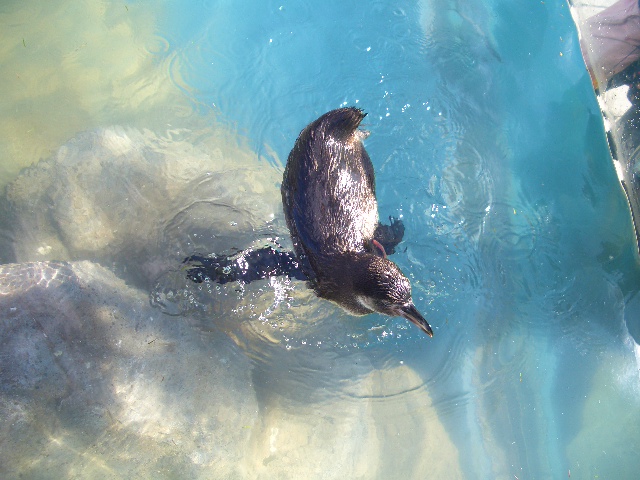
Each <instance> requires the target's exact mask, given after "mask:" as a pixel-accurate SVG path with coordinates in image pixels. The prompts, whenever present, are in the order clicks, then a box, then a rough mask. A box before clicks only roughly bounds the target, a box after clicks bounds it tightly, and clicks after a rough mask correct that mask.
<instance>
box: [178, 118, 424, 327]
mask: <svg viewBox="0 0 640 480" xmlns="http://www.w3.org/2000/svg"><path fill="white" fill-rule="evenodd" d="M365 116H366V113H364V112H363V111H362V110H359V109H357V108H353V107H352V108H340V109H337V110H332V111H330V112H328V113H325V114H324V115H322V116H321V117H320V118H318V119H317V120H315V121H314V122H312V123H311V124H309V125H308V126H307V127H306V128H305V129H304V130H302V132H301V133H300V135H299V136H298V139H297V140H296V143H295V145H294V147H293V149H292V150H291V153H290V154H289V158H288V160H287V166H286V168H285V172H284V177H283V181H282V187H281V193H282V204H283V208H284V214H285V218H286V221H287V226H288V227H289V231H290V233H291V239H292V241H293V246H294V250H295V254H293V253H291V252H279V251H277V250H275V249H273V248H271V247H266V248H262V249H258V250H248V251H245V252H241V253H240V254H238V255H236V256H232V257H224V256H219V255H210V256H208V257H202V256H200V255H194V256H191V257H189V258H187V259H186V260H185V262H187V263H189V264H190V265H191V268H190V269H189V270H188V272H187V275H188V276H189V278H191V279H192V280H194V281H196V282H202V281H204V280H205V278H209V279H211V280H213V281H216V282H218V283H226V282H229V281H236V280H240V281H243V282H249V281H252V280H256V279H260V278H266V277H269V276H273V275H289V276H290V277H294V278H298V279H306V280H307V281H308V284H309V286H310V287H311V288H313V290H314V291H315V293H316V294H317V295H318V296H319V297H321V298H325V299H327V300H330V301H333V302H335V303H337V304H338V305H340V306H341V307H343V308H344V309H345V310H347V311H348V312H349V313H352V314H354V315H366V314H369V313H373V312H378V313H383V314H385V315H390V316H402V317H404V318H406V319H408V320H410V321H411V322H413V323H415V324H416V325H417V326H418V327H419V328H420V329H421V330H422V331H424V332H425V333H426V334H427V335H429V336H431V337H432V336H433V330H432V329H431V326H430V325H429V323H428V322H427V321H426V320H425V319H424V317H423V316H422V315H421V314H420V312H418V310H417V309H416V307H415V306H414V304H413V301H412V299H411V285H410V283H409V280H408V279H407V278H406V277H405V276H404V275H403V274H402V272H401V271H400V269H399V268H398V267H397V265H396V264H395V263H393V262H391V261H390V260H389V259H388V258H387V253H389V254H391V253H393V251H394V248H395V246H396V245H397V244H398V243H399V242H400V241H401V240H402V236H403V234H404V226H403V225H402V222H401V221H399V220H395V219H391V225H382V224H381V223H379V221H378V202H377V200H376V195H375V178H374V173H373V165H372V163H371V159H370V158H369V155H368V154H367V152H366V150H365V149H364V145H363V144H362V140H363V139H364V138H366V137H367V135H368V133H367V132H365V131H363V130H360V129H358V127H359V125H360V122H362V119H363V118H364V117H365Z"/></svg>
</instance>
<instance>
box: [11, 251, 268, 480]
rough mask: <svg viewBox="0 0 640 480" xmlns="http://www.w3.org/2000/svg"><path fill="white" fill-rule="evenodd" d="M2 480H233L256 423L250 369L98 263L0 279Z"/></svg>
mask: <svg viewBox="0 0 640 480" xmlns="http://www.w3.org/2000/svg"><path fill="white" fill-rule="evenodd" d="M0 322H1V325H0V357H1V358H2V368H1V369H0V430H1V431H2V437H1V442H2V449H0V472H1V474H0V476H2V477H3V478H16V477H18V476H25V477H29V478H70V477H74V476H78V477H83V478H113V477H127V478H141V477H146V478H150V477H156V478H157V476H160V477H167V476H169V477H171V476H173V477H176V478H178V477H180V478H228V477H237V476H239V475H240V474H241V471H240V470H239V469H240V464H239V462H240V461H241V460H242V459H243V456H244V452H245V451H246V449H247V448H248V446H249V440H250V436H251V431H252V428H253V426H254V424H255V423H256V420H257V413H258V408H257V401H256V396H255V393H254V390H253V388H252V385H251V368H250V365H249V361H248V359H247V358H246V357H245V355H243V354H242V353H241V352H240V350H239V349H238V348H237V347H236V346H235V345H234V344H233V342H231V341H230V340H229V339H228V338H227V337H226V336H224V335H222V334H219V333H216V332H212V333H210V334H209V335H207V336H203V335H202V332H199V331H197V330H195V329H192V328H190V327H189V326H188V323H186V322H184V321H176V320H175V319H174V318H171V317H168V316H165V315H161V314H159V313H158V312H157V311H156V310H154V309H152V308H151V307H150V306H149V304H148V300H147V296H146V295H145V294H143V293H141V292H139V291H137V290H135V289H132V288H130V287H127V286H126V285H125V284H124V282H122V281H121V280H119V279H118V278H116V277H115V276H114V275H113V274H112V273H111V272H109V271H108V270H106V269H104V268H102V267H100V266H98V265H95V264H93V263H89V262H79V263H56V262H40V263H29V264H24V265H4V266H2V267H0Z"/></svg>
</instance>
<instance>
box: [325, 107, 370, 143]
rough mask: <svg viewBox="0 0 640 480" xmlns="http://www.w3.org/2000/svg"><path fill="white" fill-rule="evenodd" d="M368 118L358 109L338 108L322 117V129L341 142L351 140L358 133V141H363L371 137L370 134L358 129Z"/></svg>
mask: <svg viewBox="0 0 640 480" xmlns="http://www.w3.org/2000/svg"><path fill="white" fill-rule="evenodd" d="M366 116H367V114H366V113H365V112H364V111H362V110H360V109H359V108H356V107H346V108H338V109H337V110H332V111H330V112H327V113H325V114H324V115H323V116H322V117H320V119H319V120H320V122H319V123H320V128H323V129H324V130H325V132H326V133H328V134H329V135H331V136H332V137H334V138H336V139H338V140H341V141H349V140H351V139H352V138H353V135H354V134H355V133H356V132H357V135H358V139H359V140H363V139H364V138H366V137H367V136H368V135H369V132H366V131H364V130H358V127H359V126H360V123H361V122H362V120H363V119H364V117H366Z"/></svg>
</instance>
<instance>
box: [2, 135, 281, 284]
mask: <svg viewBox="0 0 640 480" xmlns="http://www.w3.org/2000/svg"><path fill="white" fill-rule="evenodd" d="M223 138H224V137H222V136H221V135H216V134H215V133H213V134H212V133H211V132H209V136H208V137H207V138H202V137H199V136H198V135H197V134H196V133H194V132H191V131H188V130H176V131H171V132H168V133H167V135H166V136H164V137H162V136H157V135H155V134H153V133H151V132H149V131H139V130H135V129H126V128H122V127H110V128H106V129H100V130H97V131H92V132H84V133H80V134H78V135H77V136H76V137H75V138H73V139H72V140H70V141H69V142H68V143H67V144H65V145H64V146H62V147H61V148H60V149H59V150H58V151H57V152H56V153H55V154H54V155H53V156H52V157H51V158H49V159H47V160H45V161H41V162H39V163H38V164H36V165H35V166H33V167H31V168H29V169H26V170H25V171H23V172H22V174H21V175H20V176H19V177H18V178H17V179H16V180H15V181H14V182H12V183H11V184H10V185H9V186H8V187H7V189H6V198H5V199H4V200H3V205H1V206H0V208H2V209H3V210H4V211H5V212H6V215H3V218H4V222H3V223H4V225H2V231H3V232H5V237H8V238H9V243H10V245H9V246H8V249H9V250H10V251H12V252H13V258H7V259H5V261H10V262H18V263H22V262H28V261H42V260H85V259H90V260H93V261H98V262H99V263H101V264H103V265H108V266H113V267H114V269H115V271H116V272H117V273H118V274H119V275H121V276H123V277H124V278H127V279H128V280H130V281H133V282H134V283H136V284H138V285H141V286H144V287H146V286H148V285H149V282H150V280H153V279H154V278H155V277H156V276H157V274H158V273H159V272H161V271H163V270H165V269H166V268H167V266H168V265H171V264H174V263H176V262H177V263H179V262H180V261H181V260H182V259H183V258H184V257H185V256H187V255H189V254H192V253H194V252H195V251H199V252H202V253H209V252H224V251H228V250H229V249H231V248H245V247H247V246H249V245H251V243H252V242H253V241H255V240H256V239H258V238H260V237H261V236H262V237H265V236H272V235H274V232H273V231H271V230H270V228H271V223H272V222H273V220H274V218H276V217H280V216H281V210H282V208H281V205H280V196H279V192H278V189H277V188H276V185H277V183H278V182H279V180H280V175H281V173H280V172H279V171H278V170H277V169H276V168H273V167H271V166H269V165H268V164H263V165H261V164H260V162H259V161H258V159H257V157H256V155H255V153H252V152H251V151H249V149H247V148H241V147H240V146H238V145H233V144H231V142H229V140H224V139H223ZM265 167H266V168H265ZM278 230H283V231H284V229H283V228H278V229H275V231H278ZM5 241H6V240H5Z"/></svg>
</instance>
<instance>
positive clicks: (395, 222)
mask: <svg viewBox="0 0 640 480" xmlns="http://www.w3.org/2000/svg"><path fill="white" fill-rule="evenodd" d="M389 221H390V222H391V225H383V224H382V223H378V226H377V227H376V231H375V232H374V233H373V239H374V240H376V241H378V242H379V243H380V244H381V245H382V246H383V247H384V250H385V251H386V252H387V255H391V254H392V253H395V251H396V247H397V246H398V244H399V243H400V242H401V241H402V238H403V237H404V224H403V223H402V220H400V219H398V218H394V217H389Z"/></svg>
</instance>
